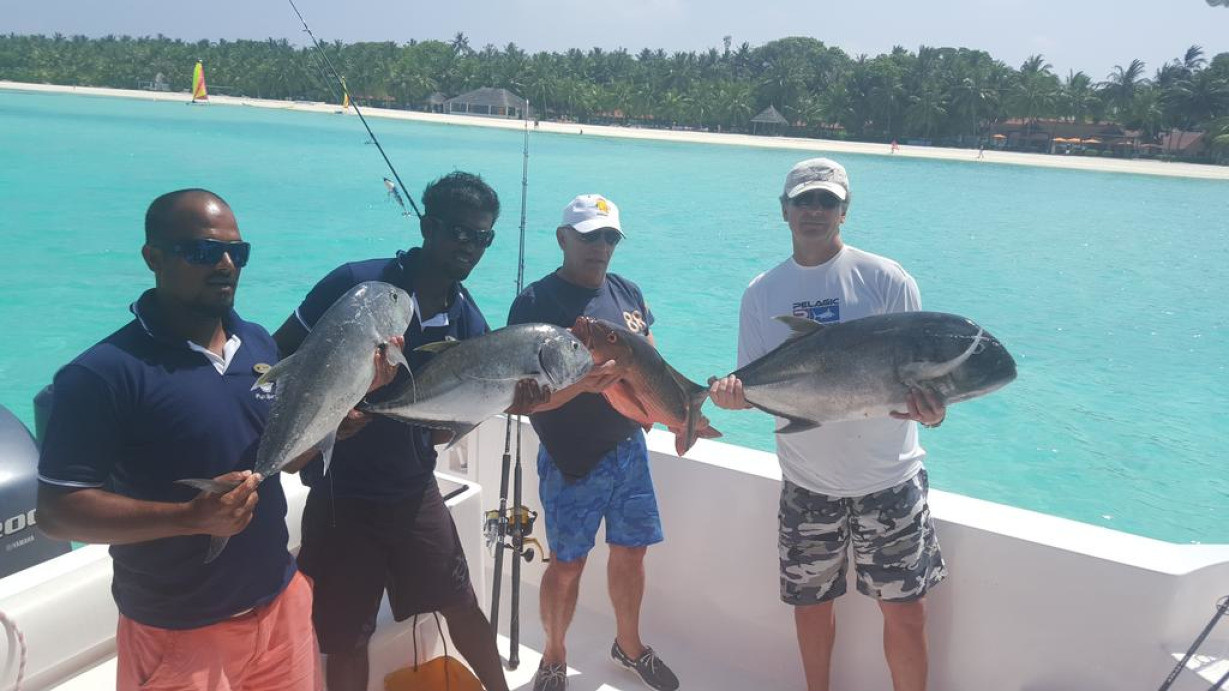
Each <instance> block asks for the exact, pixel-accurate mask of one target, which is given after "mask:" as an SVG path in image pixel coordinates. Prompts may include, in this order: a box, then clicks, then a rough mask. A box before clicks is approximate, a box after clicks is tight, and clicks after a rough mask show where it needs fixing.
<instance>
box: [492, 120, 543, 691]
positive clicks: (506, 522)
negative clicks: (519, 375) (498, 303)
mask: <svg viewBox="0 0 1229 691" xmlns="http://www.w3.org/2000/svg"><path fill="white" fill-rule="evenodd" d="M522 119H523V120H524V123H525V139H524V147H523V155H522V162H521V227H520V246H519V248H518V255H517V264H516V294H517V295H520V293H521V290H523V289H524V287H525V285H524V284H525V212H526V199H527V198H528V196H529V101H528V100H526V101H525V112H524V113H522ZM513 418H516V422H517V426H516V462H515V465H513V461H512V448H511V447H512V422H513ZM520 423H521V420H520V416H519V415H508V416H507V418H506V426H505V428H504V453H503V459H502V462H501V464H500V473H499V508H498V509H496V510H495V511H488V512H487V541H488V542H489V543H491V544H492V545H493V546H494V548H495V574H494V581H495V582H494V585H493V587H492V589H491V630H492V631H494V632H496V633H498V632H499V604H500V595H501V593H502V591H503V565H504V550H505V549H508V550H511V551H512V583H511V597H512V601H511V608H510V609H511V611H510V612H509V615H508V641H509V642H508V669H516V668H517V667H519V666H520V663H521V659H520V638H521V562H522V560H523V561H531V560H533V556H534V551H533V549H526V548H525V545H526V544H527V543H528V544H534V545H538V548H539V549H542V546H541V544H539V543H538V541H537V540H536V539H534V538H532V537H529V536H530V534H531V533H532V532H533V523H534V520H535V519H536V518H537V516H538V513H537V512H536V511H530V510H529V508H528V507H526V506H524V505H522V504H521V501H522V499H521V497H522V491H521V490H522V471H521V428H522V426H523V425H522V424H520ZM509 471H511V473H512V515H511V517H509V515H508V475H509ZM542 555H543V557H542V561H546V551H545V550H542Z"/></svg>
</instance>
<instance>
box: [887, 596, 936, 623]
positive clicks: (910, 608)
mask: <svg viewBox="0 0 1229 691" xmlns="http://www.w3.org/2000/svg"><path fill="white" fill-rule="evenodd" d="M879 610H880V611H881V612H883V621H884V624H886V625H887V626H896V627H902V628H918V629H920V628H922V627H924V626H925V625H926V598H924V597H921V598H918V599H916V600H910V601H908V602H885V601H880V602H879Z"/></svg>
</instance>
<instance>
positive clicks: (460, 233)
mask: <svg viewBox="0 0 1229 691" xmlns="http://www.w3.org/2000/svg"><path fill="white" fill-rule="evenodd" d="M435 222H436V223H438V224H439V225H440V227H441V228H443V229H444V230H445V231H446V232H447V233H448V234H449V235H450V236H452V239H453V240H454V241H456V242H459V243H462V244H473V245H475V246H477V247H490V246H491V243H493V242H495V229H494V228H466V227H465V226H463V225H460V224H458V223H454V224H452V225H448V224H447V222H446V221H444V220H443V219H442V218H436V219H435Z"/></svg>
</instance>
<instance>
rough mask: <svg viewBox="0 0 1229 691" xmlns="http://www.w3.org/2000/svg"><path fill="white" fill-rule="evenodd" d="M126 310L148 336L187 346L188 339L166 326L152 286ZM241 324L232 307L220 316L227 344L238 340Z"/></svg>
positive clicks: (235, 347)
mask: <svg viewBox="0 0 1229 691" xmlns="http://www.w3.org/2000/svg"><path fill="white" fill-rule="evenodd" d="M128 311H130V312H132V314H133V316H135V317H136V319H137V323H138V324H140V325H141V328H142V329H144V330H145V333H146V334H147V335H148V336H149V337H150V338H152V339H154V340H155V341H158V342H159V343H162V344H165V345H169V346H181V347H188V346H187V344H188V343H189V341H187V340H186V339H183V338H180V337H179V336H178V335H176V334H175V333H174V332H172V331H171V330H170V329H169V328H168V327H167V326H166V322H165V321H164V320H163V319H162V310H161V309H159V307H158V299H157V297H156V296H155V295H154V289H153V288H150V289H149V290H147V291H145V292H144V293H141V297H139V298H137V300H136V302H133V303H132V304H131V305H129V306H128ZM243 324H244V321H243V320H242V319H240V318H239V315H238V314H237V313H236V312H235V310H233V309H232V310H231V311H230V313H229V314H227V315H226V316H225V317H223V318H222V328H224V329H226V333H227V334H228V335H229V336H230V338H229V339H228V340H227V344H228V346H229V343H230V341H231V340H234V341H238V338H236V337H237V336H238V333H239V329H240V328H241V327H242V325H243ZM238 348H239V345H238V343H236V344H235V345H234V346H233V349H234V350H238ZM233 355H234V353H233V352H232V353H231V355H230V357H226V360H227V362H228V363H229V361H230V358H231V357H233Z"/></svg>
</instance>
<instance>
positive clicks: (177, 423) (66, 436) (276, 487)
mask: <svg viewBox="0 0 1229 691" xmlns="http://www.w3.org/2000/svg"><path fill="white" fill-rule="evenodd" d="M141 253H142V256H143V257H144V259H145V263H146V265H147V266H148V267H149V269H150V270H151V271H153V272H154V276H155V287H154V288H153V289H152V290H149V291H146V292H145V293H144V294H143V295H141V296H140V298H139V299H138V300H137V301H136V302H135V303H133V305H132V307H131V310H132V312H133V314H134V315H135V318H134V319H133V320H132V321H131V322H129V323H128V324H127V325H126V326H125V327H123V328H122V329H120V330H119V331H117V332H115V333H114V334H112V335H110V336H108V337H107V338H106V339H104V340H103V341H102V342H100V343H98V344H97V345H95V346H93V347H92V348H90V349H89V350H87V351H86V352H85V353H83V354H82V355H80V356H79V357H77V359H75V360H73V361H72V362H71V363H69V364H68V365H66V366H65V367H64V368H63V369H61V370H60V371H59V372H58V373H57V374H56V377H55V386H54V389H53V391H54V393H53V397H54V398H53V406H52V413H51V418H50V420H49V421H48V425H47V433H46V438H45V441H44V443H43V449H42V457H41V458H40V461H39V480H40V481H41V482H40V485H39V497H38V512H39V515H38V523H39V527H40V528H42V529H43V530H44V531H45V532H47V533H48V534H49V535H51V536H53V537H56V538H59V539H63V540H77V541H80V542H97V543H108V544H110V545H112V547H111V556H112V558H113V562H114V568H115V577H114V581H113V582H112V592H113V593H114V595H115V600H116V603H117V605H118V606H119V611H120V622H119V630H118V633H117V648H118V658H119V659H118V683H117V687H118V688H119V689H120V690H121V691H134V690H135V689H138V688H140V689H150V688H158V689H170V688H174V689H201V690H205V689H208V690H209V691H217V690H219V689H221V690H222V691H228V690H235V691H238V690H240V689H242V690H243V691H264V690H266V689H268V690H273V689H278V690H285V691H311V690H314V689H318V688H319V687H320V681H321V679H320V674H319V671H318V667H319V665H318V656H317V654H316V641H315V637H314V636H313V634H312V631H311V627H310V621H311V620H310V613H311V609H310V608H311V592H310V587H309V586H308V584H307V581H306V579H304V578H303V577H302V576H301V575H299V574H298V573H297V571H296V570H295V564H294V560H293V559H292V558H291V555H290V553H289V552H288V551H287V550H286V542H287V532H286V523H285V516H286V498H285V496H284V495H283V493H282V486H281V482H280V480H279V478H277V477H270V478H268V479H267V480H265V481H264V482H263V483H261V482H260V480H261V478H260V477H259V476H257V475H253V474H252V473H251V470H250V469H251V468H252V467H253V463H254V461H255V457H256V448H257V446H258V444H259V440H260V435H261V433H262V431H263V430H264V426H265V421H266V418H267V416H268V413H269V407H270V401H269V400H268V398H267V396H266V395H265V394H264V393H262V392H261V391H259V390H256V391H253V390H252V385H253V384H254V383H255V381H256V379H257V378H258V377H259V376H260V374H261V372H263V371H265V369H266V368H267V367H268V366H269V365H271V364H273V363H276V362H277V347H276V344H274V342H273V339H272V338H270V336H269V334H268V333H267V332H266V331H265V330H264V329H263V328H261V327H260V326H259V325H257V324H253V323H249V322H245V321H243V320H242V319H240V318H239V315H237V314H235V312H234V309H233V304H234V300H235V290H236V288H237V287H238V284H239V274H240V270H241V269H242V268H243V266H244V264H246V263H247V259H248V253H249V246H248V244H247V243H245V242H242V240H241V238H240V236H239V229H238V226H237V224H236V223H235V217H234V214H233V213H232V212H231V210H230V207H229V206H228V205H227V204H226V202H224V201H223V200H222V199H221V198H220V197H218V196H217V195H215V194H213V193H212V192H208V191H206V190H200V189H190V190H180V191H177V192H171V193H169V194H165V195H163V196H161V197H159V198H157V199H156V200H154V202H153V203H152V204H151V205H150V207H149V210H148V211H147V212H146V215H145V246H144V247H143V248H142V250H141ZM193 477H214V478H216V479H218V480H220V481H231V482H240V481H241V482H242V484H240V485H239V487H237V488H236V489H234V490H232V491H231V492H229V493H228V494H225V495H221V496H219V495H213V494H207V493H202V494H199V495H198V494H197V493H196V492H195V491H194V490H192V489H190V488H187V487H184V486H181V485H177V484H175V481H176V480H179V479H182V478H193ZM210 536H228V537H230V538H231V539H230V546H229V548H228V549H226V550H225V551H223V552H222V554H221V555H220V556H219V557H218V558H217V559H216V560H215V561H213V562H211V563H209V564H206V563H204V559H205V553H206V549H207V547H208V545H209V540H210Z"/></svg>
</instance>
